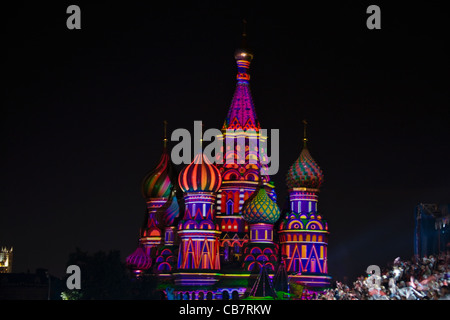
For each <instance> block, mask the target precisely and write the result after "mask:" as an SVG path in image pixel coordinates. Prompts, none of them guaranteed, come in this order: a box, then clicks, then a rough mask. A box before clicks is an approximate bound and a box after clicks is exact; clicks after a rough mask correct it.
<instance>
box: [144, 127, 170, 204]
mask: <svg viewBox="0 0 450 320" xmlns="http://www.w3.org/2000/svg"><path fill="white" fill-rule="evenodd" d="M166 124H167V122H164V132H165V131H166ZM163 141H164V147H163V152H162V155H161V158H160V159H159V162H158V164H157V165H156V167H155V168H154V169H153V170H152V171H150V172H149V173H148V174H147V175H146V176H145V177H144V180H143V182H142V194H143V196H144V198H146V199H150V198H168V197H169V195H170V192H171V189H172V185H173V184H172V181H175V178H174V177H173V176H174V174H175V170H174V168H173V164H172V160H171V159H170V156H169V152H168V150H167V138H166V134H165V133H164V140H163Z"/></svg>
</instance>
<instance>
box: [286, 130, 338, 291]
mask: <svg viewBox="0 0 450 320" xmlns="http://www.w3.org/2000/svg"><path fill="white" fill-rule="evenodd" d="M304 124H305V128H306V121H304ZM303 141H304V145H303V150H302V152H301V154H300V157H299V158H298V159H297V160H296V161H295V162H294V164H293V165H292V166H291V167H290V169H289V172H288V174H287V177H286V183H287V185H288V187H289V200H290V212H288V213H287V214H286V216H285V218H284V219H283V220H282V222H281V223H280V226H279V231H278V233H279V242H280V245H281V254H282V256H283V257H285V259H286V269H287V272H288V274H290V277H291V278H292V277H293V278H296V279H297V280H299V281H300V282H301V283H303V284H306V285H309V286H328V285H329V284H330V279H331V278H330V277H329V276H328V275H327V273H328V264H327V246H328V224H327V222H326V221H325V220H323V219H322V216H321V215H320V214H319V213H318V211H317V203H318V195H317V194H318V192H319V187H320V186H321V184H322V182H323V172H322V170H321V169H320V167H319V166H318V165H317V163H316V162H315V161H314V159H313V158H312V157H311V154H310V153H309V151H308V150H307V148H306V141H307V139H306V129H305V133H304V138H303Z"/></svg>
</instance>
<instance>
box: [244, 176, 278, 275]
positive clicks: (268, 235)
mask: <svg viewBox="0 0 450 320" xmlns="http://www.w3.org/2000/svg"><path fill="white" fill-rule="evenodd" d="M242 216H243V218H244V219H245V220H246V221H247V222H248V223H249V224H250V242H249V243H248V245H247V246H246V248H245V251H244V262H243V266H244V269H245V270H247V271H254V270H260V268H261V267H263V266H264V265H265V267H266V268H268V269H269V270H271V271H272V272H273V271H275V266H276V262H277V256H278V246H277V245H276V244H274V238H273V224H274V223H275V222H277V221H278V219H279V218H280V209H279V208H278V206H277V205H276V203H275V202H274V201H273V200H272V199H270V197H269V196H268V195H267V192H266V190H265V188H264V187H263V185H262V183H260V185H259V186H258V189H257V190H255V192H254V194H253V195H252V196H251V197H250V198H249V199H248V200H247V201H246V203H245V204H244V208H243V209H242ZM255 267H256V268H255Z"/></svg>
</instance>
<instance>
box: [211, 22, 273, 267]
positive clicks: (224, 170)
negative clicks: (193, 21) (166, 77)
mask: <svg viewBox="0 0 450 320" xmlns="http://www.w3.org/2000/svg"><path fill="white" fill-rule="evenodd" d="M234 58H235V60H236V64H237V75H236V80H237V82H236V88H235V91H234V95H233V99H232V101H231V105H230V108H229V110H228V114H227V117H226V119H225V121H224V124H223V127H222V136H221V137H219V139H221V140H222V141H221V143H222V145H223V146H225V150H222V151H223V152H222V154H223V155H224V156H223V159H220V158H218V159H217V163H221V162H222V164H219V165H218V167H219V170H220V173H221V175H222V185H221V188H220V189H219V192H218V195H217V202H216V204H217V210H216V211H217V216H216V218H217V223H218V225H219V228H220V231H221V232H222V233H221V236H220V246H221V255H222V259H223V261H225V262H233V261H238V260H240V258H241V256H242V254H243V246H244V244H245V243H247V242H248V241H249V231H250V229H249V225H248V223H247V222H246V221H245V220H244V219H243V217H242V206H243V204H244V202H245V201H246V200H247V199H248V198H249V197H250V196H251V195H252V194H253V192H254V191H255V190H256V188H257V186H258V185H259V180H260V177H261V179H262V181H261V182H262V184H263V185H264V186H265V188H266V190H267V193H268V196H269V197H270V198H271V199H272V200H274V201H275V200H276V195H275V192H274V186H273V184H272V183H270V182H269V176H268V175H261V174H260V172H261V168H263V166H264V163H265V160H266V156H265V150H264V148H263V146H264V145H265V142H266V140H267V138H266V137H263V136H262V135H261V126H260V124H259V121H258V118H257V116H256V112H255V106H254V103H253V99H252V95H251V92H250V73H249V69H250V63H251V62H252V60H253V53H252V52H251V51H250V50H249V49H248V46H247V34H246V32H245V31H244V32H243V34H242V43H241V46H240V48H239V49H237V50H236V51H235V54H234ZM219 157H220V156H219Z"/></svg>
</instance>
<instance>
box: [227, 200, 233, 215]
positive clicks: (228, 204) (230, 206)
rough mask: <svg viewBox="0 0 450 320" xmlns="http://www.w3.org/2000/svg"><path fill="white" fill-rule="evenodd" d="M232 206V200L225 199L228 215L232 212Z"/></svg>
mask: <svg viewBox="0 0 450 320" xmlns="http://www.w3.org/2000/svg"><path fill="white" fill-rule="evenodd" d="M233 207H234V204H233V200H231V199H229V200H228V201H227V215H228V216H230V215H232V214H233V211H234V210H233Z"/></svg>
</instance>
